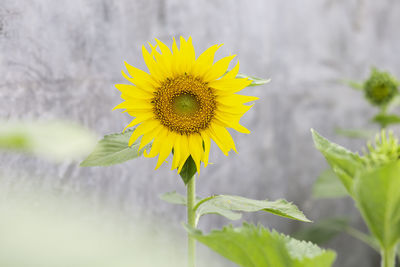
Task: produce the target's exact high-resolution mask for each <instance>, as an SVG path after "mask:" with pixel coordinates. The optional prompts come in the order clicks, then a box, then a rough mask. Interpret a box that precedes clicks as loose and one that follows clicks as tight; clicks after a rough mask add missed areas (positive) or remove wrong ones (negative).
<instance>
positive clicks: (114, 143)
mask: <svg viewBox="0 0 400 267" xmlns="http://www.w3.org/2000/svg"><path fill="white" fill-rule="evenodd" d="M133 131H134V130H127V131H125V132H123V133H115V134H110V135H106V136H104V138H103V139H101V140H100V141H99V142H98V143H97V145H96V147H95V148H94V150H93V152H92V153H91V154H90V155H89V156H88V157H87V158H86V159H85V160H84V161H82V162H81V166H82V167H93V166H110V165H115V164H120V163H123V162H125V161H128V160H131V159H135V158H137V157H139V156H141V155H142V154H143V151H144V150H145V149H149V148H150V147H151V145H150V144H149V145H146V146H145V147H144V148H143V149H142V150H140V151H138V149H139V144H140V138H139V139H138V140H137V141H136V142H135V143H133V144H132V145H131V146H129V145H128V143H129V138H130V136H131V135H132V132H133Z"/></svg>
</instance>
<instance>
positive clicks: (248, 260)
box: [186, 223, 335, 267]
mask: <svg viewBox="0 0 400 267" xmlns="http://www.w3.org/2000/svg"><path fill="white" fill-rule="evenodd" d="M186 228H187V231H188V232H189V233H190V235H191V236H193V237H194V238H195V239H197V240H198V241H199V242H201V243H203V244H204V245H206V246H208V247H209V248H211V249H212V250H214V251H216V252H217V253H219V254H221V255H222V256H224V257H226V258H228V259H229V260H231V261H233V262H235V263H237V264H238V265H240V266H244V267H303V266H304V267H325V266H331V265H332V263H333V261H334V259H335V253H334V252H333V251H329V250H323V249H320V248H319V247H317V246H316V245H313V244H311V243H309V242H304V241H299V240H296V239H293V238H290V237H288V236H285V235H283V234H279V233H277V232H276V231H269V230H267V229H265V228H263V227H262V226H254V225H250V224H246V223H244V224H243V226H242V227H240V228H233V227H232V226H226V227H224V228H223V229H222V230H214V231H212V232H211V233H210V234H208V235H203V234H202V232H201V231H199V230H196V229H193V228H190V227H189V226H186Z"/></svg>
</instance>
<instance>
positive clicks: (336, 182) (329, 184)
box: [312, 169, 348, 198]
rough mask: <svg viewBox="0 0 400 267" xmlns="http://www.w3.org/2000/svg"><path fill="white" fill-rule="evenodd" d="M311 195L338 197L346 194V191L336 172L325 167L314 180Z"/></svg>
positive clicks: (315, 196) (316, 196)
mask: <svg viewBox="0 0 400 267" xmlns="http://www.w3.org/2000/svg"><path fill="white" fill-rule="evenodd" d="M312 195H313V197H314V198H340V197H346V196H348V193H347V191H346V188H345V187H344V186H343V184H342V183H341V182H340V179H339V178H338V176H337V175H336V173H335V172H334V171H333V170H332V169H327V170H325V171H324V172H322V173H321V174H320V176H319V177H318V179H317V181H315V183H314V185H313V190H312Z"/></svg>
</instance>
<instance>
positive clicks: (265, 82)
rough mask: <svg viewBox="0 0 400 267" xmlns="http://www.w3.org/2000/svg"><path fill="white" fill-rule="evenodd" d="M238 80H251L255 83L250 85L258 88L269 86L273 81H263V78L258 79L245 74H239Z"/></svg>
mask: <svg viewBox="0 0 400 267" xmlns="http://www.w3.org/2000/svg"><path fill="white" fill-rule="evenodd" d="M236 78H247V79H249V80H252V81H253V82H252V83H251V84H250V85H249V87H250V86H258V85H264V84H267V83H269V82H270V81H271V79H263V78H258V77H254V76H250V75H246V74H243V73H239V74H238V75H237V76H236Z"/></svg>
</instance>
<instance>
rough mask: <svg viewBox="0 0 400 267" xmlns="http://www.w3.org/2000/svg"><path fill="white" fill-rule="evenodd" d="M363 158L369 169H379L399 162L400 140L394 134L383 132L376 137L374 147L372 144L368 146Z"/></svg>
mask: <svg viewBox="0 0 400 267" xmlns="http://www.w3.org/2000/svg"><path fill="white" fill-rule="evenodd" d="M361 158H362V161H363V163H364V165H365V166H366V167H367V168H377V167H380V166H382V165H385V164H387V163H391V162H394V161H397V160H398V159H399V158H400V145H399V140H398V139H397V138H396V137H395V136H394V135H393V132H391V131H389V132H388V133H386V131H385V130H382V131H381V133H380V134H377V135H376V137H375V144H374V145H373V144H372V143H371V142H369V143H368V144H367V150H366V151H364V155H363V157H361Z"/></svg>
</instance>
